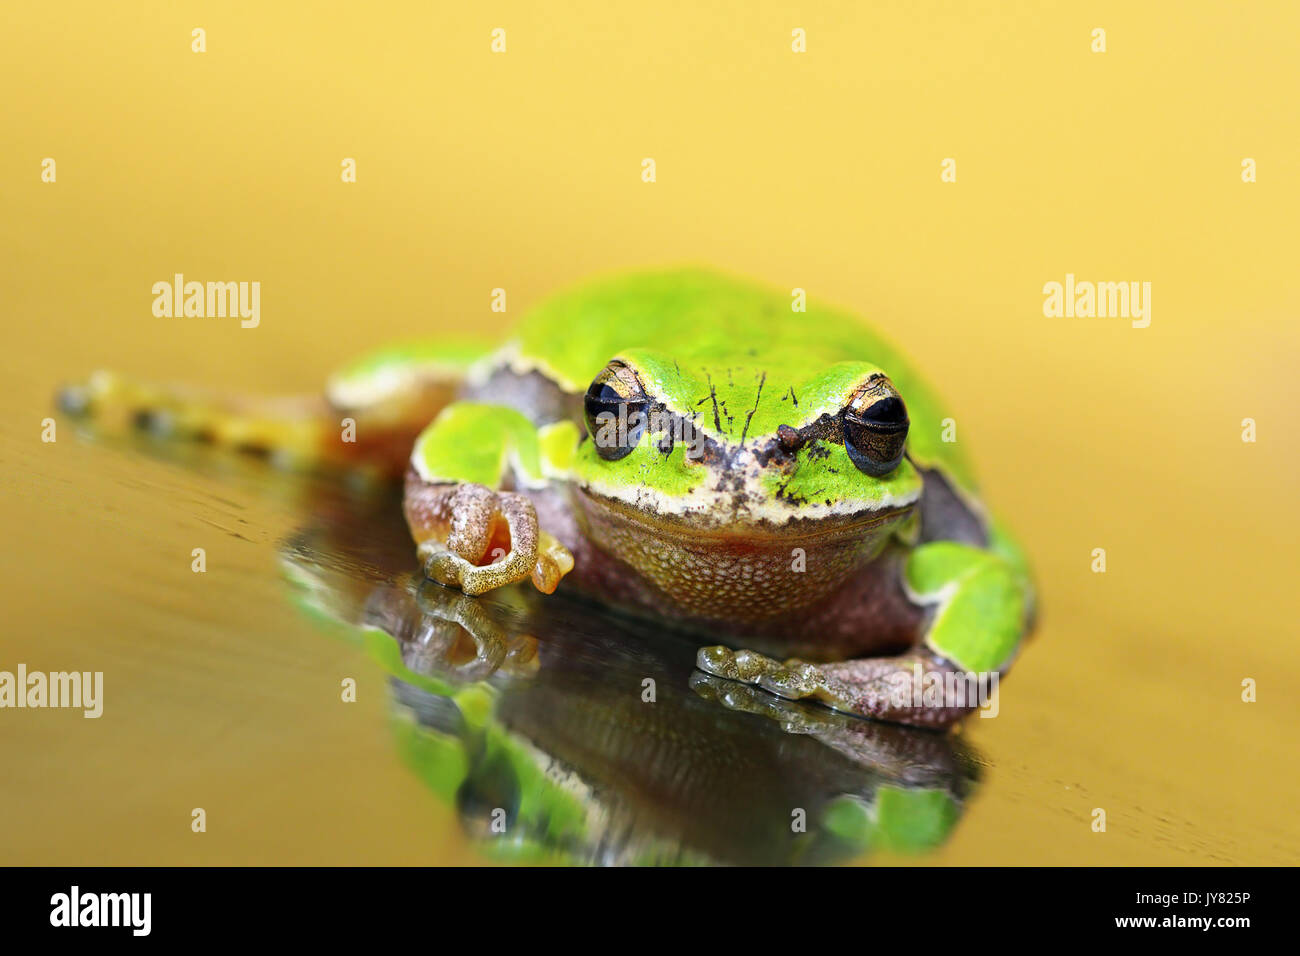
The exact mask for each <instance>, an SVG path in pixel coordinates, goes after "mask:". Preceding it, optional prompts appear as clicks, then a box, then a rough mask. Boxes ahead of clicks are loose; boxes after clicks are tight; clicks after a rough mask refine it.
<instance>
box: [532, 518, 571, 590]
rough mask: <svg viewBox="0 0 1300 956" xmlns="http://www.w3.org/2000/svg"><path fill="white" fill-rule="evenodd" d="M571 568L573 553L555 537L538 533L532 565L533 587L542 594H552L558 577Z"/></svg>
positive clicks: (558, 580)
mask: <svg viewBox="0 0 1300 956" xmlns="http://www.w3.org/2000/svg"><path fill="white" fill-rule="evenodd" d="M572 570H573V554H572V553H571V552H570V551H569V549H568V548H566V547H565V546H564V545H562V544H560V542H559V541H557V540H556V539H555V538H553V537H552V536H551V535H549V534H547V533H546V532H545V531H542V532H540V533H539V535H538V548H537V564H535V565H534V566H533V587H535V588H537V590H539V591H541V592H542V593H543V594H554V593H555V589H556V588H557V587H559V585H560V579H561V578H562V577H564V576H565V575H566V574H568V573H569V572H570V571H572Z"/></svg>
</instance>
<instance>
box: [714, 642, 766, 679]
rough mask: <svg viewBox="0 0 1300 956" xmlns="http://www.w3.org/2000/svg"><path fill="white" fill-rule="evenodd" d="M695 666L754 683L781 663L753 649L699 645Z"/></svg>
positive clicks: (715, 673) (719, 674) (718, 675)
mask: <svg viewBox="0 0 1300 956" xmlns="http://www.w3.org/2000/svg"><path fill="white" fill-rule="evenodd" d="M695 666H696V667H698V668H699V669H700V670H702V671H704V673H706V674H712V675H713V676H714V677H722V678H724V679H726V680H738V681H742V682H744V683H746V684H756V683H758V681H759V679H760V678H762V677H763V675H764V674H767V673H769V672H771V671H773V670H777V669H779V668H780V667H781V664H780V663H779V662H778V661H774V660H773V659H772V658H770V657H764V656H763V655H762V654H759V653H757V652H755V651H733V650H732V649H731V648H729V647H723V646H721V645H717V646H714V647H701V648H700V649H699V651H698V652H697V653H696V655H695Z"/></svg>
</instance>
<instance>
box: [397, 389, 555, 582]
mask: <svg viewBox="0 0 1300 956" xmlns="http://www.w3.org/2000/svg"><path fill="white" fill-rule="evenodd" d="M577 439H578V432H577V428H576V426H574V425H573V424H572V423H570V422H560V423H557V424H554V425H549V426H546V427H544V428H542V429H537V428H535V427H534V426H533V424H532V423H531V422H529V421H528V419H527V418H525V417H524V416H523V415H522V414H521V413H519V412H518V411H515V410H514V409H511V408H506V407H504V406H500V405H488V404H481V403H477V402H456V403H454V404H452V405H450V406H448V407H447V408H446V409H444V410H443V412H442V413H441V414H440V415H439V416H438V417H437V418H436V419H435V420H434V422H433V424H431V425H430V426H429V427H428V428H427V429H425V430H424V432H422V433H421V435H420V437H419V438H418V439H417V440H416V443H415V448H414V450H413V451H412V454H411V467H410V469H409V470H408V471H407V476H406V492H405V497H404V501H403V507H404V510H405V513H406V522H407V525H408V526H409V527H410V529H411V535H412V537H413V538H414V539H415V542H416V545H417V553H418V554H419V556H420V559H421V560H422V562H423V563H424V571H425V574H426V575H428V576H429V577H430V578H432V579H433V580H435V581H437V582H439V583H440V584H445V585H447V586H448V587H455V588H459V589H460V590H461V591H463V592H465V593H466V594H482V593H484V592H485V591H491V590H493V589H494V588H499V587H502V586H504V585H507V584H511V583H513V582H515V581H523V580H525V579H531V580H532V582H533V584H534V586H535V587H536V588H537V589H538V590H539V591H542V592H543V593H546V594H550V593H551V592H553V591H554V590H555V589H556V587H557V586H558V585H559V583H560V579H561V578H563V577H564V575H565V574H567V573H568V572H569V571H571V570H572V569H573V555H572V554H571V553H570V551H569V550H568V548H566V547H565V546H564V545H563V544H561V543H560V542H559V541H558V540H556V538H554V537H553V536H552V535H550V534H549V533H547V532H546V531H545V530H544V529H543V528H541V527H540V526H539V524H538V520H537V511H536V509H535V508H534V507H533V503H532V502H531V501H530V500H529V498H528V497H527V495H526V494H525V493H523V491H526V490H527V489H530V488H537V489H541V488H545V487H546V485H547V484H548V482H549V480H550V479H551V478H552V477H554V476H556V475H557V474H558V472H559V471H560V470H561V469H562V468H563V467H564V457H565V455H566V454H567V453H568V451H569V450H571V447H572V446H573V445H576V444H577ZM508 487H509V488H515V489H523V491H517V490H506V489H507V488H508Z"/></svg>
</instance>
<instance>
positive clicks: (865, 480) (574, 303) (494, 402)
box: [331, 271, 1032, 726]
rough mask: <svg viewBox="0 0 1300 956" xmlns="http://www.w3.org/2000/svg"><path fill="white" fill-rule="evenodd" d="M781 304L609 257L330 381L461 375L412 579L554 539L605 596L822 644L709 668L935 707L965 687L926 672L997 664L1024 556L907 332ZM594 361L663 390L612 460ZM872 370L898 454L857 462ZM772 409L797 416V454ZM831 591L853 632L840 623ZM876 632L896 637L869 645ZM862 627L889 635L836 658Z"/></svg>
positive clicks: (676, 615) (552, 571) (489, 566)
mask: <svg viewBox="0 0 1300 956" xmlns="http://www.w3.org/2000/svg"><path fill="white" fill-rule="evenodd" d="M791 301H792V300H791V299H790V298H788V297H786V296H785V295H783V294H781V293H777V292H772V291H769V290H767V289H764V288H762V287H759V286H755V285H751V284H749V283H746V282H743V281H740V280H735V279H731V278H726V277H720V276H717V275H714V274H711V273H707V272H697V271H673V272H668V273H652V274H636V275H632V276H627V277H620V278H616V279H611V280H606V281H601V282H596V283H592V284H588V285H585V286H582V287H580V288H578V289H576V290H574V291H571V292H568V293H567V294H562V295H559V296H557V297H555V298H553V299H551V300H549V301H548V302H546V303H544V304H542V305H540V306H539V307H537V308H535V309H533V310H532V311H531V312H530V313H529V314H528V315H527V316H526V317H525V318H524V319H523V321H522V323H521V324H520V325H519V326H518V328H517V330H516V333H515V335H514V337H513V338H512V339H511V340H510V341H509V342H508V343H507V344H506V345H505V346H504V347H502V348H499V349H497V350H496V351H494V352H490V353H489V354H488V356H487V357H486V358H478V359H476V358H475V352H474V350H473V348H472V347H466V345H465V344H464V343H458V344H456V345H454V346H453V347H451V348H449V349H440V348H439V347H438V346H436V345H427V344H426V345H420V346H414V347H411V348H410V349H406V350H403V349H390V350H388V351H387V352H385V353H383V354H382V355H380V356H378V357H372V358H370V359H367V360H364V361H362V362H361V363H358V364H357V365H356V366H353V367H352V368H350V369H347V370H345V371H344V372H343V373H342V374H341V375H340V376H338V377H337V378H336V379H335V380H334V381H333V382H332V383H331V393H332V395H339V394H346V395H347V396H348V397H349V399H350V400H351V401H352V402H353V403H354V404H355V403H356V401H357V398H356V396H357V395H360V396H362V397H364V398H365V400H366V401H374V400H376V399H382V398H383V397H384V396H385V395H387V394H389V393H390V392H391V391H392V390H393V389H394V388H395V387H398V386H395V385H394V384H393V383H395V382H398V383H403V384H401V385H400V387H401V388H411V387H413V386H412V384H411V383H418V382H425V383H428V382H431V381H438V382H443V383H445V381H446V380H447V376H448V375H459V376H461V382H460V395H461V396H462V397H461V398H460V399H459V400H457V401H455V402H453V403H451V404H449V405H448V406H447V407H446V408H444V409H443V410H442V412H441V413H440V414H439V415H438V416H437V418H436V419H435V420H434V421H433V423H432V424H430V425H429V426H428V427H427V428H426V429H425V430H424V431H423V432H422V433H421V434H420V436H419V438H418V439H417V441H416V444H415V448H414V450H413V454H412V458H411V466H412V467H411V471H410V473H409V474H408V481H407V516H408V522H409V523H410V524H411V527H412V530H413V532H414V533H415V536H416V539H417V541H419V542H420V554H421V557H422V558H423V559H424V560H425V562H426V573H428V574H429V576H431V577H434V578H435V579H437V580H439V581H441V582H442V583H444V584H447V585H450V586H453V587H460V588H462V589H463V590H465V591H466V593H480V592H482V591H485V590H489V589H491V588H493V587H498V586H502V585H504V584H507V583H510V582H512V581H516V580H521V579H523V578H525V577H528V576H529V575H530V573H531V574H532V577H533V580H534V582H535V583H537V586H538V588H539V589H540V590H543V591H550V590H553V589H554V584H555V581H556V580H558V576H559V575H557V573H556V572H557V571H558V572H559V574H560V575H562V574H563V573H565V572H566V571H567V565H569V564H570V562H572V564H574V565H575V566H576V571H575V573H574V574H573V576H572V579H571V580H572V581H573V583H574V584H576V586H577V587H578V588H579V589H581V590H584V591H586V592H587V593H588V594H589V595H591V596H593V597H595V598H597V599H599V600H603V601H605V602H606V603H610V604H613V605H616V606H621V607H624V608H627V609H629V610H632V611H634V612H637V613H642V614H650V615H654V616H658V617H661V618H663V619H665V620H669V621H672V622H673V623H674V624H676V625H678V626H680V627H683V628H687V629H692V628H693V629H697V630H703V631H707V632H709V633H713V634H718V633H724V634H729V635H731V636H733V637H735V638H736V639H737V641H736V642H737V643H740V644H742V645H743V644H745V643H751V646H752V645H753V644H759V645H761V646H763V647H764V649H771V648H775V649H777V650H782V649H789V648H794V649H797V650H799V651H800V653H801V654H803V655H804V656H807V657H813V658H816V659H821V660H823V663H820V664H810V663H805V662H803V661H801V660H790V661H786V662H785V663H780V662H778V661H776V660H774V659H773V658H771V657H767V656H765V655H762V654H758V653H756V652H750V651H740V652H733V651H732V650H729V649H727V648H724V647H709V648H705V649H703V650H701V651H700V654H699V660H698V664H699V666H700V668H701V669H703V670H705V671H707V672H709V673H711V674H714V675H716V676H719V677H723V678H728V679H733V680H741V681H744V682H746V683H752V684H757V685H758V686H760V687H762V688H764V689H766V690H769V691H772V692H774V693H777V694H779V695H781V696H783V697H789V698H811V699H816V700H820V701H822V702H823V703H826V704H828V705H830V706H832V707H834V708H836V709H839V710H844V711H848V712H853V713H858V714H864V715H868V716H876V717H883V718H886V719H891V720H897V721H900V722H903V723H910V724H918V725H924V726H946V725H948V724H951V723H952V722H954V721H955V720H957V719H959V718H960V717H961V716H962V715H963V714H965V713H967V712H969V711H970V710H971V709H972V704H973V703H974V701H973V700H966V701H964V702H963V701H962V700H960V699H956V695H954V693H952V691H951V690H949V691H948V692H944V691H943V689H942V688H937V687H936V686H935V676H932V675H937V676H938V677H942V675H944V674H947V673H953V672H968V673H970V672H974V673H981V674H999V675H1000V674H1003V673H1005V672H1006V670H1007V668H1008V667H1009V665H1010V663H1011V661H1012V660H1013V659H1014V657H1015V655H1016V652H1017V650H1018V647H1019V644H1020V642H1021V640H1022V639H1023V638H1024V636H1025V635H1026V633H1027V631H1028V629H1029V621H1030V617H1031V605H1032V597H1031V588H1030V581H1029V575H1028V572H1027V569H1026V566H1025V562H1024V560H1023V557H1022V555H1021V553H1020V552H1019V550H1018V549H1017V548H1016V547H1015V546H1014V545H1013V544H1012V542H1011V541H1010V540H1009V539H1008V538H1007V537H1006V536H1005V535H1004V534H1003V533H1001V532H1000V531H999V530H998V529H997V528H995V527H994V526H992V525H991V523H990V522H989V520H988V519H987V517H986V516H985V512H984V510H983V508H982V507H981V505H980V503H979V501H978V499H977V498H976V496H975V490H974V483H973V479H972V476H971V471H970V469H969V467H968V465H967V463H966V462H965V460H964V459H963V456H962V454H961V452H960V450H959V447H958V445H957V444H956V443H955V442H952V441H944V440H943V437H944V436H943V431H944V424H945V422H944V419H945V418H946V415H945V413H944V412H943V410H942V406H941V404H940V402H939V401H938V399H937V398H936V397H935V396H934V395H933V394H932V392H931V391H930V390H929V389H928V388H927V387H926V386H925V385H924V384H923V383H922V382H921V380H920V379H919V378H918V377H917V376H916V374H915V373H914V372H913V370H912V368H911V367H910V365H909V363H908V362H906V361H905V360H904V359H903V357H902V355H901V354H900V353H899V352H898V351H897V350H895V349H894V348H893V347H891V346H890V345H888V344H887V343H886V342H885V341H884V340H882V339H881V338H879V337H878V336H877V335H876V334H875V333H874V332H872V331H871V330H870V329H869V328H867V327H866V326H865V325H863V324H862V323H861V322H859V321H857V320H856V319H854V318H852V317H850V316H848V315H845V314H843V313H840V312H837V311H834V310H830V309H826V308H822V307H820V306H816V305H812V304H809V305H808V306H807V311H792V307H791ZM611 362H614V363H615V365H616V366H621V367H622V369H623V370H624V371H622V372H621V373H620V374H622V375H624V376H626V375H627V371H630V372H631V373H632V374H633V376H634V380H635V381H636V382H638V383H639V385H640V388H641V395H639V396H637V397H638V398H641V399H643V400H644V401H645V404H644V405H642V406H637V407H642V408H653V409H655V410H656V411H658V412H660V416H659V418H658V420H657V421H656V420H655V419H653V418H652V419H651V421H652V422H653V423H654V424H651V425H650V427H647V428H645V429H644V430H643V432H642V433H641V434H640V440H639V441H638V442H636V443H635V446H634V447H632V448H631V450H630V452H628V453H627V454H626V455H624V456H623V457H620V458H618V459H617V460H608V459H607V458H606V457H604V456H602V455H601V454H600V453H599V450H598V448H597V440H596V439H598V438H600V437H601V436H599V435H598V436H593V435H591V434H587V432H588V431H589V430H590V429H589V428H588V425H587V423H586V421H584V415H583V411H582V401H581V398H582V396H583V394H584V393H585V392H586V391H587V389H588V387H589V384H590V383H592V380H593V378H595V377H596V376H597V375H598V374H599V373H601V372H602V370H604V369H606V367H607V366H609V365H610V363H611ZM881 375H886V376H887V377H888V380H889V381H890V382H892V385H893V387H894V389H896V391H897V394H898V395H899V396H900V397H901V398H902V399H903V401H904V402H905V404H906V413H907V417H908V418H909V419H910V427H909V428H908V430H907V432H906V456H905V457H904V458H903V459H902V460H901V462H899V463H898V464H897V466H896V467H893V468H892V469H891V470H889V471H888V472H886V473H884V474H879V475H873V474H868V473H867V472H866V471H864V470H862V469H860V468H859V467H857V466H855V464H854V462H853V460H852V459H851V457H850V455H849V453H848V450H847V448H846V444H845V440H844V436H843V434H842V433H837V431H836V427H837V426H836V423H837V422H838V421H839V420H840V415H841V412H842V410H843V409H844V408H845V407H846V405H848V404H849V403H850V402H851V401H852V400H853V396H854V395H855V393H857V392H858V391H859V390H860V389H861V388H862V387H863V385H864V383H867V382H869V381H873V380H876V381H878V380H879V376H881ZM376 383H378V384H376ZM368 390H369V392H368ZM625 397H626V396H625ZM336 404H342V403H340V402H338V401H337V400H336ZM629 408H631V406H629ZM819 422H820V425H819V424H818V423H819ZM683 423H689V426H688V427H687V428H686V429H685V430H683ZM593 427H595V426H594V423H593ZM674 429H676V431H674ZM783 432H784V433H785V435H786V436H790V435H792V434H794V433H800V435H801V439H800V441H798V442H789V443H788V444H789V445H790V446H791V449H792V450H790V451H785V450H781V441H782V433H783ZM611 434H614V433H611ZM634 434H635V433H634ZM666 435H674V436H675V438H676V441H675V442H672V443H669V442H667V441H666V438H665V436H666ZM606 437H608V436H606ZM795 446H797V447H795ZM473 486H481V487H478V488H474V491H475V492H476V494H473V495H470V494H460V495H457V493H456V492H457V489H464V488H466V487H473ZM524 499H526V500H524ZM511 502H513V503H514V505H516V506H517V507H515V508H514V509H513V511H514V513H513V515H512V513H511V511H512V509H511V507H509V505H510V503H511ZM431 514H432V515H435V518H434V519H430V517H429V516H430V515H431ZM533 515H536V517H533ZM458 520H459V521H460V524H461V528H460V532H459V536H458V532H457V530H456V522H457V521H458ZM440 522H442V523H443V524H445V525H446V527H441V526H440ZM465 525H468V526H470V527H471V532H470V533H468V534H467V533H465V529H464V526H465ZM507 525H508V526H509V529H510V532H511V533H510V534H509V535H506V536H504V537H503V536H502V534H501V530H502V529H504V528H505V527H506V526H507ZM475 529H476V530H475ZM490 529H493V530H490ZM467 538H472V539H474V540H472V541H470V542H469V543H468V544H467V543H466V539H467ZM489 545H493V547H489ZM755 554H757V555H759V556H758V557H754V555H755ZM801 554H802V555H803V558H802V561H803V565H802V566H800V561H801V559H800V555H801ZM773 556H779V561H778V560H777V559H776V558H774V557H773ZM819 559H824V560H823V561H822V565H823V566H821V567H818V566H817V562H818V560H819ZM535 568H536V573H532V572H533V571H534V569H535ZM714 570H716V571H717V578H716V581H715V582H714V584H712V585H710V584H708V583H706V584H705V585H703V586H702V585H701V580H702V578H703V579H708V580H710V581H712V580H713V579H712V578H711V577H710V575H711V573H712V572H713V571H714ZM710 587H712V588H713V591H712V593H705V592H708V591H709V589H710ZM724 592H725V594H724V597H723V598H721V599H719V598H718V597H717V595H718V594H719V593H724ZM859 595H860V596H861V597H860V598H859ZM827 607H830V608H833V610H834V615H835V620H837V621H849V622H850V626H848V627H846V628H841V630H844V631H846V632H851V633H845V634H840V635H838V636H837V635H836V626H835V624H834V623H833V622H829V623H828V620H827V615H826V613H825V612H824V609H825V608H827ZM872 633H878V634H885V635H889V638H888V639H887V640H884V641H883V642H878V643H879V646H876V647H873V645H872V641H871V634H872ZM900 633H901V634H902V635H903V636H902V637H900V636H899V635H900ZM818 635H823V636H825V635H829V637H828V638H827V639H826V640H825V641H823V642H821V643H819V642H818ZM751 636H752V637H753V638H754V640H753V641H752V642H750V641H747V640H746V638H748V637H751ZM855 640H856V641H857V644H858V646H865V647H866V648H867V649H868V650H881V649H883V650H887V651H892V653H884V654H867V655H865V656H862V657H858V658H850V659H848V660H840V661H835V660H833V658H835V657H836V656H838V655H839V654H840V653H841V652H842V650H843V649H844V648H845V647H849V648H850V650H851V649H852V647H853V642H854V641H855ZM827 658H830V660H826V659H827ZM971 696H973V694H972V695H971Z"/></svg>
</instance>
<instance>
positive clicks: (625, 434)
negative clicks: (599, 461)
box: [582, 362, 650, 461]
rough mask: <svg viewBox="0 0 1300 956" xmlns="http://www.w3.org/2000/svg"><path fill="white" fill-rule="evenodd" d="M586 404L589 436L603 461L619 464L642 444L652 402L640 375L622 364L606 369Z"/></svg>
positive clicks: (591, 391) (593, 381) (587, 398)
mask: <svg viewBox="0 0 1300 956" xmlns="http://www.w3.org/2000/svg"><path fill="white" fill-rule="evenodd" d="M582 404H583V410H584V411H585V412H586V416H587V434H588V435H590V436H591V440H592V442H593V443H594V444H595V446H596V454H598V455H600V457H601V458H604V459H605V460H606V461H618V459H620V458H623V457H626V456H627V455H628V454H630V453H631V451H632V449H633V448H635V447H636V446H637V444H638V443H639V442H640V441H641V436H642V435H643V434H644V433H645V428H646V419H647V413H648V412H649V410H650V399H649V398H647V397H646V394H645V389H644V388H642V386H641V382H640V380H639V379H638V378H637V377H636V373H635V372H633V371H632V370H631V369H630V368H628V367H627V366H626V365H624V364H623V363H622V362H610V363H609V364H608V365H606V366H605V368H604V369H603V370H602V371H601V373H600V374H599V375H597V376H596V377H595V378H594V379H593V380H592V382H591V387H590V388H588V389H587V395H586V397H585V398H584V399H583V403H582Z"/></svg>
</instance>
